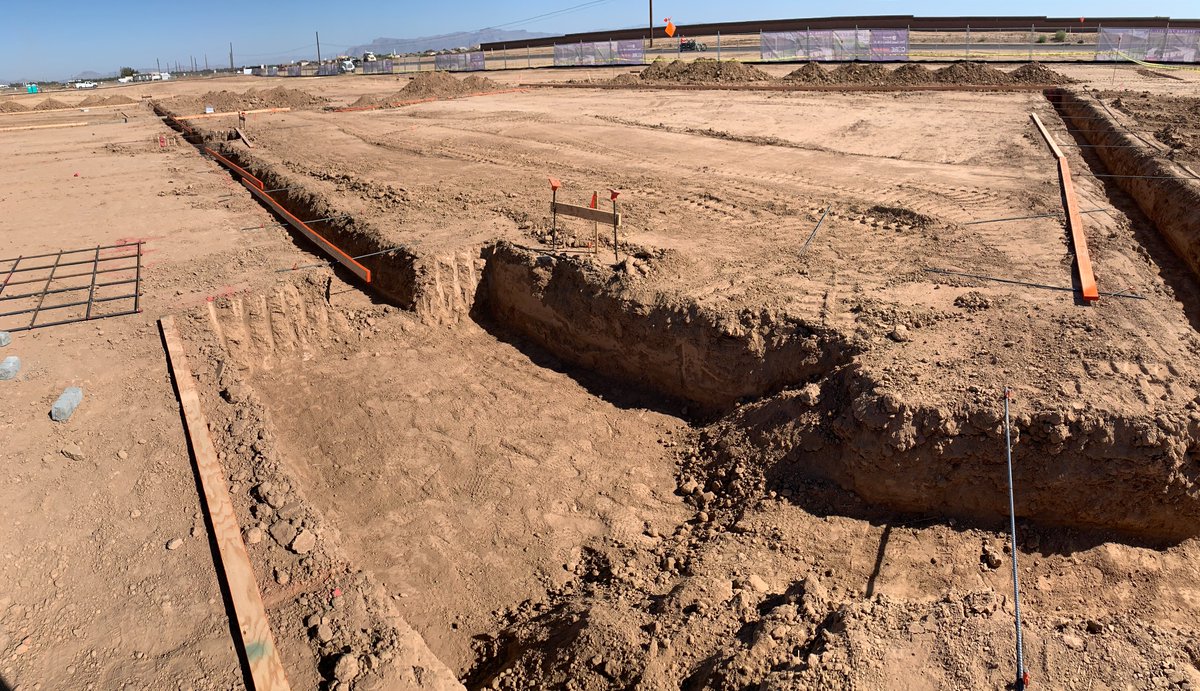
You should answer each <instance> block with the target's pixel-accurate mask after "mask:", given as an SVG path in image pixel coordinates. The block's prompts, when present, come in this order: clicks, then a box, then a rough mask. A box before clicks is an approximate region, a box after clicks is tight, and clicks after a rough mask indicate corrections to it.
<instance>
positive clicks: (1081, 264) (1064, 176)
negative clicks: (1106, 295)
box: [1029, 113, 1100, 302]
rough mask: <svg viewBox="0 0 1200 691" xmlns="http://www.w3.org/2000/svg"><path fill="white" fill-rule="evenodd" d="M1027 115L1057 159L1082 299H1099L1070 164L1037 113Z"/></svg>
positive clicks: (1091, 300) (1093, 300)
mask: <svg viewBox="0 0 1200 691" xmlns="http://www.w3.org/2000/svg"><path fill="white" fill-rule="evenodd" d="M1029 117H1031V118H1033V122H1034V124H1035V125H1037V127H1038V129H1039V130H1041V132H1042V136H1043V137H1045V139H1046V143H1047V144H1049V145H1050V150H1051V151H1052V152H1053V153H1054V158H1055V159H1057V160H1058V176H1059V179H1060V180H1061V181H1062V192H1063V204H1064V205H1065V206H1066V207H1067V225H1068V226H1069V227H1070V230H1071V245H1072V246H1073V247H1074V249H1075V269H1076V270H1077V271H1078V272H1079V287H1080V288H1081V289H1082V291H1083V299H1084V300H1086V301H1087V302H1095V301H1096V300H1099V299H1100V291H1099V289H1097V288H1096V275H1095V273H1093V271H1092V258H1091V255H1090V254H1088V246H1087V236H1086V235H1084V234H1083V217H1082V216H1081V215H1080V214H1079V204H1078V202H1077V201H1076V200H1075V185H1074V183H1072V182H1071V166H1070V165H1069V164H1068V163H1067V157H1066V156H1064V155H1063V152H1062V149H1059V148H1058V144H1057V143H1056V142H1055V141H1054V138H1053V137H1051V136H1050V132H1049V131H1048V130H1047V129H1046V126H1045V125H1043V124H1042V121H1041V119H1040V118H1038V116H1037V114H1035V113H1030V114H1029Z"/></svg>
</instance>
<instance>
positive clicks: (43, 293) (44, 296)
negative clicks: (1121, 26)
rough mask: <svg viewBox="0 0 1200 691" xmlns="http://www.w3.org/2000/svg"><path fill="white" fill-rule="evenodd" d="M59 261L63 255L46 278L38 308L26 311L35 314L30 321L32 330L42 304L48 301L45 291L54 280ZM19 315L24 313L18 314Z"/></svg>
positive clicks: (59, 256)
mask: <svg viewBox="0 0 1200 691" xmlns="http://www.w3.org/2000/svg"><path fill="white" fill-rule="evenodd" d="M59 259H62V254H59V255H58V257H57V258H55V260H54V266H53V267H51V268H50V275H49V276H47V277H46V287H45V288H44V289H43V292H42V296H41V297H40V298H38V304H37V307H34V308H33V309H32V310H26V312H33V317H32V318H30V320H29V328H31V329H32V328H33V323H34V322H36V321H37V318H38V312H40V311H41V309H42V303H43V302H45V301H46V293H45V292H44V291H45V290H48V289H49V288H50V282H51V281H53V280H54V271H55V269H57V268H58V260H59ZM17 314H22V313H21V312H17Z"/></svg>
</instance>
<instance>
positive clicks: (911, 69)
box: [890, 62, 933, 85]
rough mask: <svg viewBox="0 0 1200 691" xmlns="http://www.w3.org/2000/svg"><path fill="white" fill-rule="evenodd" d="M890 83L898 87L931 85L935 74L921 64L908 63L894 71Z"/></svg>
mask: <svg viewBox="0 0 1200 691" xmlns="http://www.w3.org/2000/svg"><path fill="white" fill-rule="evenodd" d="M890 81H891V83H893V84H898V85H910V84H930V83H932V82H933V72H931V71H930V70H929V68H928V67H926V66H924V65H921V64H919V63H915V62H906V63H904V64H903V65H901V66H899V67H897V68H896V69H894V70H892V74H891V75H890Z"/></svg>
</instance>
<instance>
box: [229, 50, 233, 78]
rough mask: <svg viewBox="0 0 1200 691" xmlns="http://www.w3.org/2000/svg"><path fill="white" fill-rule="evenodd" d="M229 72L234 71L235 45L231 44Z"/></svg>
mask: <svg viewBox="0 0 1200 691" xmlns="http://www.w3.org/2000/svg"><path fill="white" fill-rule="evenodd" d="M229 71H230V72H232V71H233V44H232V43H230V44H229Z"/></svg>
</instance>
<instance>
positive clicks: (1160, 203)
mask: <svg viewBox="0 0 1200 691" xmlns="http://www.w3.org/2000/svg"><path fill="white" fill-rule="evenodd" d="M1051 98H1052V100H1054V101H1055V103H1056V104H1057V105H1058V108H1059V112H1060V114H1061V115H1062V116H1063V118H1064V119H1066V121H1067V122H1068V124H1069V125H1070V126H1071V128H1072V129H1075V130H1078V131H1079V132H1080V133H1082V135H1083V137H1084V138H1085V139H1087V141H1088V143H1089V144H1092V145H1093V146H1094V148H1093V149H1092V151H1094V152H1095V153H1096V155H1097V156H1099V157H1100V160H1102V161H1103V162H1104V165H1105V166H1106V167H1107V168H1108V170H1109V172H1110V173H1113V174H1116V175H1140V176H1148V177H1143V178H1114V180H1115V181H1116V184H1117V185H1119V186H1120V187H1121V188H1122V189H1123V190H1125V192H1126V193H1127V194H1129V196H1130V197H1132V198H1133V200H1134V201H1135V202H1136V203H1137V205H1138V207H1139V208H1141V210H1142V212H1143V213H1145V214H1146V216H1148V217H1149V218H1150V220H1151V221H1153V222H1154V225H1155V227H1157V228H1158V232H1159V233H1161V234H1162V235H1163V237H1165V238H1166V240H1167V242H1168V243H1169V244H1170V246H1171V248H1172V249H1174V251H1175V253H1176V254H1177V255H1179V257H1180V258H1182V259H1183V260H1184V261H1185V262H1187V264H1188V266H1189V267H1190V268H1191V270H1192V272H1193V273H1194V274H1196V275H1197V276H1200V180H1183V179H1177V178H1181V177H1191V176H1189V175H1188V174H1187V172H1186V171H1184V170H1183V169H1181V168H1180V167H1179V166H1177V165H1176V164H1174V163H1172V162H1170V161H1168V160H1165V159H1163V158H1156V157H1155V156H1153V155H1151V150H1150V147H1149V146H1147V145H1146V143H1145V142H1143V141H1141V140H1140V139H1138V138H1137V137H1136V136H1134V135H1133V134H1132V133H1130V132H1129V131H1128V130H1127V129H1125V128H1124V127H1123V126H1122V125H1121V124H1120V123H1119V122H1117V121H1116V120H1115V119H1114V118H1113V117H1112V115H1111V114H1109V112H1108V111H1107V110H1106V109H1105V108H1104V106H1103V105H1101V104H1100V103H1099V102H1098V101H1097V100H1096V99H1095V98H1094V97H1092V96H1090V95H1088V94H1087V93H1086V92H1083V91H1080V90H1077V89H1058V90H1055V91H1054V92H1052V93H1051Z"/></svg>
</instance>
